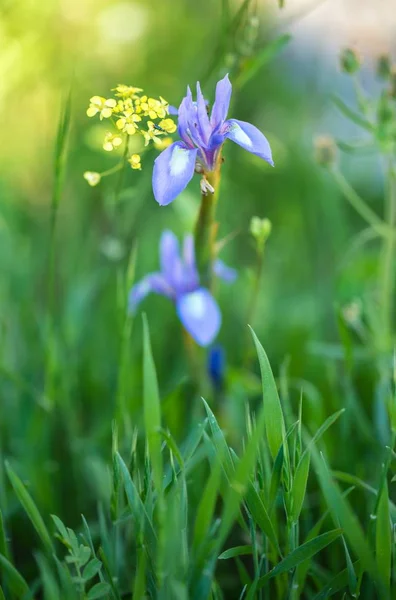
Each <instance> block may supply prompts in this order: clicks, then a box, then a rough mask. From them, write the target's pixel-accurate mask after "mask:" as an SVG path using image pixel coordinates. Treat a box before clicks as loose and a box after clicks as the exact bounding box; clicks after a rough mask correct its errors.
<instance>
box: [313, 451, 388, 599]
mask: <svg viewBox="0 0 396 600" xmlns="http://www.w3.org/2000/svg"><path fill="white" fill-rule="evenodd" d="M311 452H312V462H313V465H314V468H315V471H316V475H317V478H318V481H319V484H320V487H321V489H322V492H323V495H324V497H325V499H326V503H327V506H328V507H329V509H330V512H331V514H332V516H333V520H334V521H335V522H336V523H338V522H339V523H340V525H341V527H342V528H343V530H344V533H345V537H346V539H347V540H348V542H349V544H350V546H351V548H352V549H353V551H354V553H355V555H356V556H357V557H358V558H359V559H360V562H361V565H362V568H363V569H364V570H365V571H367V572H368V573H369V574H370V575H371V577H372V579H373V581H374V582H375V583H376V584H377V586H378V588H379V591H380V594H381V597H382V594H383V593H384V589H383V587H384V586H383V584H382V582H381V580H380V578H379V575H378V570H377V566H376V562H375V560H374V556H373V554H372V552H371V550H370V547H369V545H368V543H367V539H366V536H365V534H364V532H363V530H362V527H361V525H360V523H359V521H358V519H357V517H356V515H355V513H354V512H353V510H352V509H351V507H350V505H349V503H348V502H347V500H346V499H345V498H344V497H343V496H342V494H341V491H340V490H339V487H338V485H337V484H336V482H335V481H334V480H333V478H332V477H331V475H330V472H329V470H328V469H327V466H326V464H325V462H324V459H323V456H322V455H321V454H320V453H319V452H318V450H317V449H316V447H315V446H312V449H311ZM384 597H385V598H386V597H387V595H386V594H385V596H384Z"/></svg>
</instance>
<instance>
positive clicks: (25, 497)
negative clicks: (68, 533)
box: [5, 461, 54, 554]
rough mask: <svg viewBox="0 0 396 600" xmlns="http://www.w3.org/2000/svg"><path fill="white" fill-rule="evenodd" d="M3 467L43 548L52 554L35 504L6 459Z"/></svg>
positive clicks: (52, 549)
mask: <svg viewBox="0 0 396 600" xmlns="http://www.w3.org/2000/svg"><path fill="white" fill-rule="evenodd" d="M5 468H6V471H7V475H8V478H9V480H10V482H11V485H12V487H13V489H14V492H15V494H16V496H17V498H18V500H19V502H20V503H21V504H22V506H23V508H24V510H25V512H26V514H27V516H28V517H29V519H30V521H31V523H32V525H33V527H34V528H35V530H36V532H37V534H38V536H39V538H40V539H41V541H42V543H43V545H44V548H45V550H46V551H47V552H48V553H49V554H52V553H53V552H54V547H53V544H52V540H51V537H50V534H49V533H48V529H47V527H46V526H45V523H44V520H43V518H42V516H41V515H40V513H39V510H38V508H37V506H36V504H35V503H34V501H33V500H32V497H31V496H30V494H29V492H28V491H27V489H26V488H25V486H24V485H23V483H22V481H21V480H20V479H19V477H18V475H17V474H16V473H15V471H14V470H13V469H12V467H11V465H10V463H9V462H8V461H5Z"/></svg>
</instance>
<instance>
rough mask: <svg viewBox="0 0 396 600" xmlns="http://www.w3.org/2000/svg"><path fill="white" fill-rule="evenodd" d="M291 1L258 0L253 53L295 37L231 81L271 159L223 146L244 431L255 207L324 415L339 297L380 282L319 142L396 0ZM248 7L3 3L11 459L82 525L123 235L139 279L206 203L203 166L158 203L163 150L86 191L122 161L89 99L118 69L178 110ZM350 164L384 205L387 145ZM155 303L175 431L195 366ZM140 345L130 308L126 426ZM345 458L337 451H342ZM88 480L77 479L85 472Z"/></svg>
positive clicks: (276, 324)
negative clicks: (48, 376) (350, 61)
mask: <svg viewBox="0 0 396 600" xmlns="http://www.w3.org/2000/svg"><path fill="white" fill-rule="evenodd" d="M252 4H254V3H252ZM284 4H285V6H284V8H282V9H280V8H279V6H278V4H277V3H276V1H275V0H266V1H264V0H262V1H259V2H257V15H258V17H259V25H258V28H257V31H256V33H255V35H256V38H255V39H254V44H253V46H254V50H257V49H262V48H264V47H266V45H270V44H271V43H272V42H273V41H274V40H275V39H277V38H278V37H279V36H280V35H285V34H290V35H291V39H290V41H289V43H288V44H287V45H285V46H284V47H283V48H282V49H281V51H280V52H279V53H278V54H277V55H276V56H273V57H272V58H271V60H268V61H267V62H266V63H265V64H264V65H263V67H262V68H261V69H259V70H258V71H257V72H256V73H255V75H254V76H253V77H251V78H250V79H249V81H248V82H247V83H246V84H245V85H243V86H239V89H238V85H237V84H236V85H235V96H234V100H233V105H232V116H234V117H236V118H239V119H242V120H246V121H250V122H252V123H254V124H255V125H256V126H258V127H259V128H260V129H261V130H262V131H263V132H264V133H265V134H266V135H267V137H268V139H269V140H270V143H271V146H272V149H273V154H274V160H275V168H274V169H271V168H270V167H269V166H268V165H266V164H263V163H262V162H261V161H260V160H259V159H257V158H256V157H254V156H251V155H249V154H248V153H246V152H244V151H243V150H242V149H240V148H239V147H237V146H234V145H233V144H231V143H228V144H227V146H226V148H225V151H224V155H225V159H226V160H225V164H224V168H223V178H222V189H221V198H220V202H219V207H218V221H219V223H220V227H219V237H220V238H222V237H224V236H227V235H228V234H230V233H235V236H234V237H233V238H232V240H231V241H230V242H229V243H228V244H227V245H226V247H225V248H224V250H223V252H222V258H223V259H224V260H225V261H226V262H227V263H229V264H230V265H232V266H234V267H235V268H236V269H237V270H238V273H239V277H238V281H237V282H236V283H235V284H234V285H233V287H232V288H229V287H227V286H225V285H221V286H220V287H219V289H218V294H219V302H220V304H221V308H222V311H223V327H222V330H221V332H220V336H219V342H220V343H221V344H222V345H223V347H224V349H225V353H226V357H227V378H228V393H229V403H228V404H227V406H228V408H226V409H225V410H226V413H227V414H228V416H226V417H224V418H225V419H226V421H225V422H226V424H227V427H228V428H229V429H230V430H231V431H233V428H234V429H235V431H237V425H236V423H237V421H238V418H240V415H241V414H243V411H244V400H245V399H246V396H247V395H248V394H249V393H250V391H251V390H252V391H253V393H255V392H256V391H258V388H257V385H258V379H257V377H256V375H255V370H254V369H255V367H253V368H252V369H251V371H249V372H245V371H243V370H241V368H240V365H241V362H242V357H243V356H244V354H245V352H246V347H247V346H249V345H250V342H249V338H248V337H247V333H246V331H247V327H246V325H247V323H246V321H247V311H248V304H249V296H250V293H251V288H252V269H253V268H254V261H255V252H254V247H253V243H252V239H251V236H250V234H249V223H250V219H251V217H252V216H253V215H258V216H260V217H268V218H269V219H270V220H271V222H272V224H273V230H272V234H271V237H270V239H269V241H268V244H267V248H266V254H265V267H264V278H263V283H262V286H261V289H260V298H259V304H258V310H257V312H256V315H255V318H254V321H253V323H252V325H253V326H254V327H255V330H256V332H257V335H258V336H259V338H260V340H261V341H262V343H263V345H264V347H265V348H266V350H267V352H268V354H269V356H270V359H271V362H272V365H273V368H274V371H275V373H279V370H280V369H281V368H282V365H283V366H284V365H285V364H286V362H287V364H288V370H289V377H290V385H291V387H292V388H294V391H295V394H296V398H297V397H298V395H299V391H300V389H301V388H302V387H303V388H304V390H305V393H306V396H307V398H308V402H307V406H308V408H307V411H308V413H309V411H311V414H312V415H313V418H314V422H317V423H320V422H321V420H323V418H324V416H326V415H328V414H329V413H330V412H331V411H333V410H336V409H337V408H339V407H340V406H342V405H343V404H344V401H343V402H341V400H340V395H342V394H343V393H344V392H345V389H344V387H343V378H342V374H341V372H342V367H341V365H340V362H341V358H342V356H343V353H342V350H341V348H340V345H339V341H338V340H339V338H338V328H337V319H336V308H337V307H343V306H346V305H348V304H349V303H351V302H353V301H354V300H355V299H356V298H358V299H359V298H363V297H364V296H365V294H367V293H370V290H371V288H372V286H373V284H374V282H375V278H376V264H377V263H376V261H377V252H378V247H377V246H376V244H375V243H372V244H370V245H368V246H366V247H365V248H364V250H363V251H360V250H359V251H356V249H355V250H354V240H355V236H356V235H357V234H358V232H359V231H361V229H362V226H363V224H362V223H361V221H360V219H359V217H358V216H356V214H355V213H354V212H353V211H352V209H351V208H350V207H349V206H348V205H347V204H346V203H345V201H344V199H343V198H342V196H341V194H340V192H339V191H338V189H337V188H336V186H335V184H334V183H333V181H332V180H331V178H330V177H329V175H328V173H327V172H326V171H324V170H323V169H321V167H320V166H319V165H318V164H317V163H316V161H315V157H314V151H313V139H314V138H315V137H316V136H317V135H320V134H323V133H331V134H332V135H334V136H335V137H336V138H340V139H341V138H342V139H347V140H348V139H353V138H354V136H356V133H357V132H356V130H355V128H354V126H353V125H351V124H349V123H348V122H346V120H345V118H344V117H343V116H342V115H340V114H339V113H338V112H337V110H336V108H335V107H334V105H333V104H332V102H331V99H330V96H331V94H332V93H334V92H336V93H338V94H340V95H342V96H343V98H344V99H345V100H346V101H349V100H350V101H351V102H353V85H352V83H351V79H350V78H349V77H348V76H347V75H346V74H344V73H342V72H341V71H340V69H339V62H338V56H339V54H340V52H341V50H342V49H343V48H344V47H346V46H351V45H352V46H355V47H356V48H357V49H358V50H359V52H360V53H361V55H362V57H363V59H364V66H363V71H362V85H363V87H364V88H365V90H366V91H367V92H368V93H375V92H376V90H377V89H378V86H379V81H378V79H377V78H376V75H375V62H376V58H377V57H378V55H379V54H380V53H383V52H390V53H391V54H392V52H394V50H395V48H394V47H392V45H391V44H392V40H393V43H394V40H395V35H394V34H395V28H396V17H395V16H394V15H395V11H394V10H393V9H394V2H392V1H391V0H389V2H385V1H382V2H380V3H378V2H377V3H374V2H372V1H370V0H364V1H363V0H360V1H359V0H331V1H330V0H329V1H327V2H322V1H321V0H316V1H312V2H308V1H303V0H286V2H285V3H284ZM239 5H242V2H239V1H237V0H235V1H234V2H229V3H226V2H221V1H220V0H200V1H199V2H195V1H192V0H161V1H159V0H155V1H154V0H151V1H150V0H133V1H127V0H123V1H117V0H47V1H45V2H39V1H38V0H23V1H22V0H2V2H1V5H0V82H1V84H0V136H1V144H0V332H1V345H0V394H1V396H0V402H1V411H0V436H1V438H0V453H3V454H4V455H7V456H8V455H12V456H13V457H14V459H15V460H16V461H19V467H20V470H21V472H22V473H23V474H24V475H25V478H26V479H27V480H29V484H30V485H31V489H32V490H34V492H35V495H36V499H37V500H38V502H39V503H40V506H42V507H44V508H43V510H45V509H48V511H54V510H55V509H57V510H59V512H61V514H62V515H63V516H64V518H65V520H66V521H67V520H68V519H69V521H70V522H72V523H73V522H75V521H76V520H77V519H78V518H79V517H78V516H79V514H80V512H81V511H82V510H85V511H86V510H87V506H89V505H90V503H91V504H94V503H95V502H96V499H97V498H98V497H99V498H100V497H101V495H102V496H103V497H105V496H106V495H107V493H108V475H107V471H106V468H105V466H104V462H105V460H107V459H108V456H109V453H110V438H111V421H112V419H113V418H114V415H115V410H116V400H117V389H118V387H117V386H118V382H119V371H120V363H119V357H120V345H121V339H122V331H123V321H122V311H121V310H120V306H121V307H122V306H123V302H124V301H125V295H123V292H124V289H123V287H122V285H121V283H120V282H122V281H123V274H124V273H125V270H126V266H127V264H128V261H129V258H130V253H131V249H132V248H133V247H135V246H136V244H137V255H136V277H140V276H142V275H144V274H145V273H146V272H148V271H151V270H154V269H155V268H156V267H157V264H158V240H159V236H160V233H161V231H162V230H163V229H164V228H171V229H172V230H174V231H175V232H176V233H178V234H179V235H182V233H183V232H185V231H186V230H190V229H191V228H192V227H193V224H194V221H195V217H196V214H197V210H198V206H199V200H200V198H199V189H198V182H197V181H195V182H194V183H192V184H191V185H190V186H189V187H188V189H187V190H186V191H185V192H184V193H183V194H182V195H181V196H180V197H179V198H178V199H177V200H176V201H175V202H174V203H173V204H172V205H171V206H169V207H167V208H160V207H159V206H158V205H157V204H156V202H155V201H154V198H153V194H152V190H151V165H152V160H153V159H154V157H155V153H154V151H153V153H151V154H147V155H146V156H145V157H144V164H143V170H142V172H135V171H132V170H130V171H128V172H127V174H126V177H125V180H124V186H123V190H122V193H121V194H120V195H119V198H118V199H117V201H116V202H115V201H114V188H115V179H114V178H112V177H108V178H105V179H103V181H102V182H101V184H100V185H99V186H97V187H95V188H90V187H89V186H88V185H87V183H86V181H84V179H83V173H84V171H87V170H92V171H103V170H106V169H109V168H111V167H112V166H113V165H114V164H115V163H116V161H117V158H116V156H115V155H114V154H109V153H105V152H103V150H102V147H101V141H102V136H103V133H104V131H105V130H106V126H105V125H103V124H100V122H99V121H98V120H93V119H88V118H87V116H86V114H85V111H86V108H87V106H88V102H89V98H90V97H91V96H93V95H102V96H108V95H109V90H110V89H111V88H113V87H114V86H115V85H116V84H118V83H126V84H130V85H135V86H139V87H142V88H144V89H145V90H147V92H148V93H150V95H153V96H158V95H161V96H163V97H165V98H166V99H167V100H168V101H169V102H170V103H171V104H176V105H177V104H178V102H179V101H180V99H181V98H182V96H183V94H184V92H185V88H186V85H187V84H190V85H194V84H195V82H196V81H197V80H201V82H202V84H203V88H204V93H205V95H206V97H207V98H208V99H209V100H212V98H213V91H214V86H215V83H216V81H217V79H219V78H220V77H221V76H223V75H224V73H226V72H227V71H230V72H231V73H235V72H236V71H237V69H238V61H240V60H242V63H243V60H245V59H249V51H250V50H249V48H248V50H246V44H247V41H246V37H244V36H245V35H247V34H246V32H245V33H244V32H243V31H242V32H241V31H238V32H236V33H235V35H234V36H229V37H228V38H227V40H226V41H224V40H223V38H222V18H223V12H222V11H224V7H225V6H228V7H229V8H231V9H232V10H233V11H236V10H237V9H238V6H239ZM244 44H245V45H244ZM244 53H245V56H244ZM246 53H247V54H246ZM241 57H242V58H241ZM235 83H236V81H235ZM69 93H70V94H71V110H72V112H71V129H70V135H69V139H68V151H67V157H66V165H65V178H64V187H63V191H62V196H61V200H60V204H59V212H58V217H57V225H56V244H55V248H56V249H55V286H56V287H55V289H56V294H55V308H54V316H55V318H54V323H55V325H54V331H55V339H54V340H51V341H50V342H49V340H48V328H47V325H48V295H47V292H48V277H49V275H48V273H49V260H50V257H49V245H50V221H51V208H50V207H51V197H52V190H53V179H54V176H53V173H54V168H53V162H54V154H55V140H56V132H57V127H58V121H59V115H60V111H61V107H62V104H63V103H64V102H65V98H66V97H67V96H68V94H69ZM340 160H341V164H342V168H343V170H344V172H345V173H346V174H347V176H348V177H349V178H350V180H351V182H352V183H353V184H354V185H355V186H356V189H358V190H359V191H360V192H362V193H363V194H364V195H365V198H366V199H367V200H368V202H369V204H370V205H371V206H372V208H373V209H374V210H376V211H378V212H380V211H381V210H382V197H383V180H382V172H381V164H380V162H379V160H378V159H377V158H376V157H375V155H374V156H372V155H363V156H359V157H356V156H353V155H348V154H346V155H342V156H341V157H340ZM144 310H145V312H146V313H147V316H148V319H149V323H150V329H151V333H152V344H153V352H154V357H155V359H156V366H157V370H158V376H159V381H160V387H161V393H162V396H163V398H164V402H165V407H166V406H169V409H168V417H169V422H170V423H173V425H174V428H175V432H176V437H178V436H179V437H181V436H182V435H183V424H182V423H183V415H186V413H188V412H189V411H190V403H191V397H189V395H188V386H187V387H183V386H184V383H183V381H184V379H185V378H186V373H187V369H188V365H187V361H186V356H185V352H184V350H183V341H182V332H181V329H180V326H179V323H178V321H177V317H176V315H175V313H174V310H173V307H172V306H171V304H170V303H168V302H167V301H166V300H165V299H164V298H161V297H156V296H152V297H150V298H148V299H147V301H146V302H145V306H144ZM49 343H51V356H52V359H51V360H52V362H53V378H54V381H55V382H56V386H57V398H58V400H57V401H58V402H59V405H60V407H61V411H60V413H59V414H58V416H57V417H56V419H55V421H53V419H54V417H53V415H52V413H51V407H50V404H51V400H50V399H49V398H47V397H46V396H45V395H44V394H43V390H44V389H45V375H44V374H45V372H46V360H47V358H46V357H48V344H49ZM128 344H129V342H128ZM141 353H142V341H141V320H140V318H137V319H136V320H135V321H134V323H133V326H132V331H131V336H130V355H129V356H128V363H127V366H126V367H125V368H126V370H127V378H126V380H127V388H128V389H127V397H128V403H129V404H128V406H129V409H130V414H131V419H132V421H133V424H139V420H140V408H141ZM285 361H286V362H285ZM370 368H371V366H370V363H369V362H367V361H366V362H365V361H364V358H363V359H362V364H361V372H360V374H359V376H358V377H357V386H358V387H359V389H360V390H361V393H362V397H361V402H362V406H363V407H364V417H365V418H366V419H368V420H370V419H371V418H372V417H373V412H372V406H371V404H370V402H371V391H370V388H369V385H370ZM175 396H177V399H175ZM167 403H168V404H167ZM165 410H166V408H165ZM179 413H180V415H182V417H180V418H179V417H178V414H179ZM227 419H228V420H227ZM49 423H51V426H50V425H49ZM70 440H71V442H70ZM329 443H330V445H331V444H332V443H333V445H334V446H336V443H337V442H336V439H334V440H330V442H329ZM338 461H339V464H340V466H342V461H343V457H338ZM0 464H1V461H0ZM65 470H69V472H68V475H67V477H66V476H65ZM81 475H83V476H84V481H85V482H86V487H85V488H83V489H82V488H81V487H79V486H77V485H75V481H76V480H77V479H79V478H81ZM0 476H1V477H3V475H2V467H1V466H0ZM1 483H2V482H1V479H0V501H1V495H3V504H4V505H6V496H5V491H4V485H1ZM3 483H4V482H3ZM71 497H73V501H70V498H71ZM83 507H84V508H83ZM11 509H12V506H11Z"/></svg>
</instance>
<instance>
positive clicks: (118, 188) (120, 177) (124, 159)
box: [114, 135, 129, 206]
mask: <svg viewBox="0 0 396 600" xmlns="http://www.w3.org/2000/svg"><path fill="white" fill-rule="evenodd" d="M128 152H129V135H127V136H126V138H125V148H124V154H123V156H122V163H121V167H119V169H120V172H119V175H118V178H117V183H116V187H115V193H114V206H115V205H116V204H117V202H118V198H119V197H120V193H121V188H122V182H123V179H124V173H125V167H126V164H127V158H128ZM117 170H118V169H117Z"/></svg>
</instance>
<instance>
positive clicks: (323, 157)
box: [314, 135, 337, 167]
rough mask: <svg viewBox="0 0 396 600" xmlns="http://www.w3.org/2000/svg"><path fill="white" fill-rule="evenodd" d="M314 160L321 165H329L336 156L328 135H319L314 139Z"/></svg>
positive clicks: (332, 142) (335, 149)
mask: <svg viewBox="0 0 396 600" xmlns="http://www.w3.org/2000/svg"><path fill="white" fill-rule="evenodd" d="M314 146H315V160H316V162H317V163H318V164H319V165H321V166H322V167H331V166H332V165H333V164H334V163H335V160H336V158H337V148H336V145H335V143H334V139H333V138H332V137H331V136H330V135H320V136H318V137H317V138H316V139H315V141H314Z"/></svg>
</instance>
